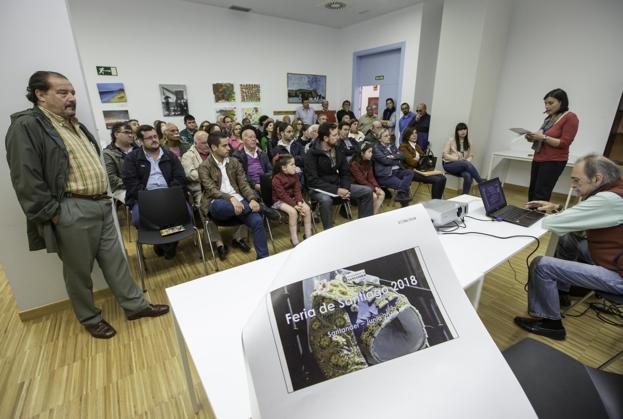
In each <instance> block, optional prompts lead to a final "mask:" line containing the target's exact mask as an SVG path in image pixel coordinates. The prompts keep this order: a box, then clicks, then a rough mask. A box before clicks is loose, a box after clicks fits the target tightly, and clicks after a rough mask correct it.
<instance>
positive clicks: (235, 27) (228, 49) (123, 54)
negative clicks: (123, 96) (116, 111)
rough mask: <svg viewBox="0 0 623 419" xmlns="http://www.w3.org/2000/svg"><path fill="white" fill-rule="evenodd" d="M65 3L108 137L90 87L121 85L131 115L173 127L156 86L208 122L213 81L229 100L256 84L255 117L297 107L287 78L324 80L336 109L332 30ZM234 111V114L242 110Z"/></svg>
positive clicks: (164, 4) (227, 14) (206, 13)
mask: <svg viewBox="0 0 623 419" xmlns="http://www.w3.org/2000/svg"><path fill="white" fill-rule="evenodd" d="M69 4H70V11H71V17H72V24H73V26H74V28H75V31H76V38H77V42H78V47H79V49H80V54H81V56H82V59H83V64H84V68H85V72H86V78H87V82H88V87H89V92H90V95H91V99H92V101H93V106H94V109H95V115H96V123H97V127H98V129H100V130H103V132H106V133H107V132H108V131H107V130H106V129H105V125H104V119H103V116H102V115H101V111H102V110H103V109H109V108H113V107H114V106H110V105H102V104H101V103H100V99H99V96H97V89H96V85H95V84H96V83H97V82H98V81H113V80H118V81H121V82H123V83H124V84H125V88H126V93H127V97H128V103H127V109H129V111H130V116H131V117H133V118H136V119H138V120H139V121H141V122H146V123H150V124H151V123H152V122H153V121H154V120H155V119H166V120H170V121H172V122H175V123H177V124H178V125H179V126H180V127H182V125H183V122H182V117H175V118H163V115H162V108H161V105H160V100H159V91H158V84H169V83H170V84H186V86H187V92H188V101H189V110H190V113H191V114H193V115H194V116H195V117H196V118H197V119H198V120H203V119H208V120H210V121H214V120H215V109H216V108H217V107H219V106H220V105H221V104H215V103H214V96H213V94H212V83H217V82H232V83H234V84H235V85H236V86H235V87H236V98H237V100H240V97H239V88H238V85H239V84H240V83H259V84H260V85H261V95H262V102H261V104H260V112H261V113H266V114H271V113H272V112H273V111H274V110H289V109H291V110H294V109H296V108H297V106H300V105H294V104H291V105H288V103H287V89H286V73H288V72H294V73H312V74H324V75H326V76H327V96H328V99H329V101H330V103H331V107H332V108H334V109H335V108H339V106H340V105H339V104H341V101H342V99H343V94H342V90H341V88H340V85H341V82H342V80H341V75H342V74H343V73H345V72H346V71H345V70H344V69H343V68H341V67H340V66H339V62H338V60H337V58H338V57H339V56H340V55H342V53H341V48H340V47H339V45H341V43H340V33H341V31H340V30H338V29H332V28H327V27H322V26H318V25H311V24H304V23H300V22H295V21H289V20H284V19H278V18H273V17H269V16H262V15H257V14H252V13H241V12H234V11H231V10H227V9H223V8H218V7H212V6H207V5H202V4H196V3H191V2H186V1H175V0H137V1H132V2H127V1H123V0H109V1H105V2H102V1H96V0H70V1H69ZM336 45H337V47H336ZM97 65H112V66H117V68H118V71H119V77H116V78H112V77H98V76H97V75H96V73H95V66H97ZM348 96H349V97H350V92H349V94H348ZM236 106H237V107H238V111H239V110H240V108H241V107H243V106H245V104H241V103H238V104H237V105H236ZM247 106H251V105H247ZM312 107H317V108H319V107H320V106H319V105H312ZM238 115H240V114H238ZM106 135H107V134H106ZM102 136H104V135H102Z"/></svg>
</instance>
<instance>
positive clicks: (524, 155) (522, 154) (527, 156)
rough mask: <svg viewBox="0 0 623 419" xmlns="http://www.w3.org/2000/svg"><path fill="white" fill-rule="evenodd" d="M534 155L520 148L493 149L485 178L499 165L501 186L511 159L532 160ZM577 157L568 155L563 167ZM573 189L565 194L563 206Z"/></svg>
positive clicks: (489, 177)
mask: <svg viewBox="0 0 623 419" xmlns="http://www.w3.org/2000/svg"><path fill="white" fill-rule="evenodd" d="M533 156H534V153H533V152H529V153H528V152H526V151H522V150H502V151H494V152H493V154H491V160H490V161H489V172H488V173H487V179H491V176H492V175H493V173H494V170H496V169H497V168H498V166H501V167H500V176H499V178H500V182H502V186H504V182H506V176H507V175H508V168H509V166H510V162H511V161H513V160H514V161H526V162H532V157H533ZM577 159H578V157H577V156H572V155H569V159H568V160H567V165H566V166H565V167H573V166H575V162H576V160H577ZM572 192H573V189H571V188H570V189H569V193H568V194H567V202H566V203H565V208H567V206H568V205H569V200H570V199H571V194H572Z"/></svg>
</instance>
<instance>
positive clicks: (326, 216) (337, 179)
mask: <svg viewBox="0 0 623 419" xmlns="http://www.w3.org/2000/svg"><path fill="white" fill-rule="evenodd" d="M337 141H338V132H337V126H336V125H335V124H322V125H320V127H319V128H318V138H317V139H316V141H314V143H313V144H312V146H311V147H310V149H309V151H308V152H307V154H306V155H305V171H304V173H305V179H306V182H307V186H308V187H309V196H310V198H311V199H312V200H313V201H317V202H318V203H319V204H320V218H321V219H322V225H323V227H324V229H325V230H326V229H328V228H331V227H333V219H332V217H331V205H333V198H341V199H345V200H355V201H357V203H358V208H359V218H361V217H367V216H369V215H372V189H370V188H369V187H367V186H362V185H357V184H354V183H351V179H350V172H349V170H348V164H347V162H346V156H344V153H342V151H341V150H340V149H338V148H337V147H336V144H337Z"/></svg>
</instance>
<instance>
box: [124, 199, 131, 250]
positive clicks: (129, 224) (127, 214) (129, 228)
mask: <svg viewBox="0 0 623 419" xmlns="http://www.w3.org/2000/svg"><path fill="white" fill-rule="evenodd" d="M124 207H125V221H126V224H127V225H128V241H129V242H131V241H132V217H130V207H128V206H127V205H124Z"/></svg>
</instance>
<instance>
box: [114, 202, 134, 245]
mask: <svg viewBox="0 0 623 419" xmlns="http://www.w3.org/2000/svg"><path fill="white" fill-rule="evenodd" d="M113 202H114V204H115V208H118V207H123V212H124V214H125V222H126V224H127V225H128V241H129V242H131V241H132V216H131V215H130V207H128V206H127V205H126V204H125V202H123V201H120V200H118V199H116V198H115V197H113Z"/></svg>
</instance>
